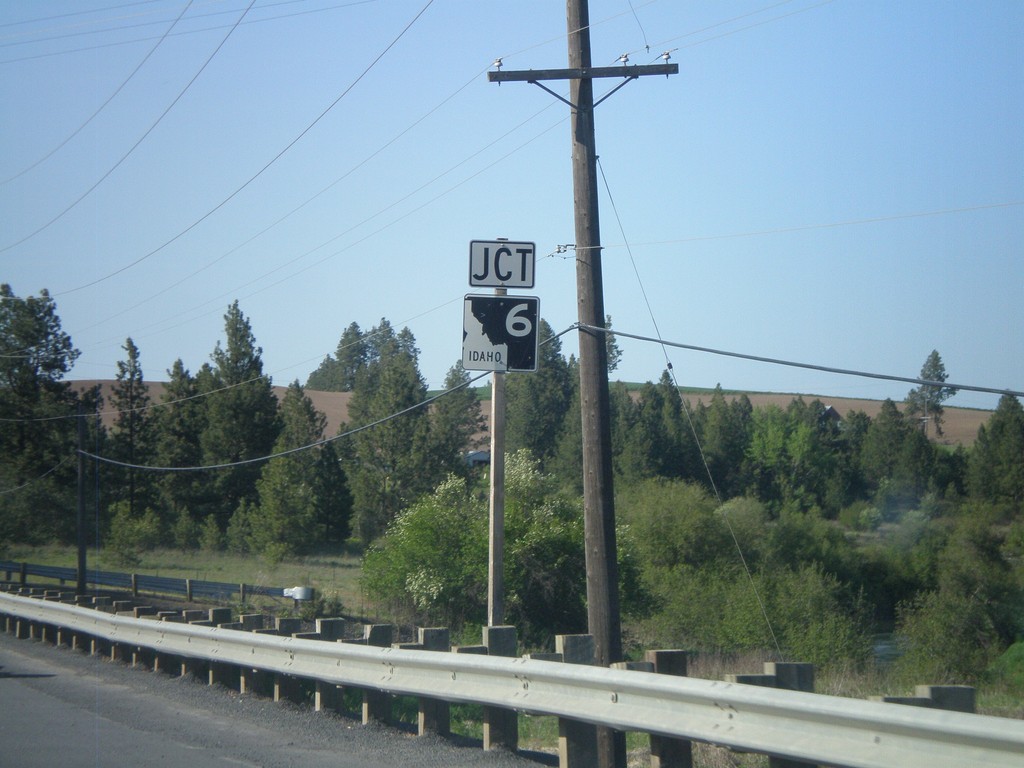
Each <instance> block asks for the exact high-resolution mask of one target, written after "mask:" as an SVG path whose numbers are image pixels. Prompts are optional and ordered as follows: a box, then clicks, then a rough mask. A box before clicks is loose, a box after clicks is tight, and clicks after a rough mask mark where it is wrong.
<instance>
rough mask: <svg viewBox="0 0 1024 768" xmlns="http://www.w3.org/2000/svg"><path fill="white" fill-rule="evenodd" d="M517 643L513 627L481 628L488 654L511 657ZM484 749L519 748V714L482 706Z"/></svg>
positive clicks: (509, 710) (512, 710) (513, 654)
mask: <svg viewBox="0 0 1024 768" xmlns="http://www.w3.org/2000/svg"><path fill="white" fill-rule="evenodd" d="M518 643H519V640H518V638H517V636H516V628H515V627H510V626H502V627H484V628H483V644H484V646H486V648H487V655H488V656H503V657H508V658H513V657H515V656H517V655H518V653H519V650H518ZM484 749H485V750H491V749H507V750H508V751H510V752H516V751H517V750H518V749H519V714H518V713H517V712H516V711H515V710H514V709H503V708H501V707H484Z"/></svg>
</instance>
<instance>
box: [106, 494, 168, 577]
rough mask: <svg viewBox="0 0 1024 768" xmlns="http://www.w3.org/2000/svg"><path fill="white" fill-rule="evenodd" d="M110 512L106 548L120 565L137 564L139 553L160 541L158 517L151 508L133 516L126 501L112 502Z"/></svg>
mask: <svg viewBox="0 0 1024 768" xmlns="http://www.w3.org/2000/svg"><path fill="white" fill-rule="evenodd" d="M111 512H112V513H113V514H112V518H111V521H110V533H109V534H108V535H107V548H108V549H109V550H110V551H111V552H112V553H113V555H114V558H115V560H116V561H117V562H119V563H120V564H121V565H125V566H132V565H138V564H139V562H140V557H139V555H141V554H142V553H143V552H148V551H149V550H151V549H154V548H155V547H157V546H159V545H160V543H161V531H160V518H159V517H157V514H156V512H154V511H153V510H151V509H147V510H146V511H145V512H143V513H142V514H141V515H134V516H133V515H132V513H131V510H130V507H129V504H128V502H127V501H119V502H116V503H114V504H112V505H111Z"/></svg>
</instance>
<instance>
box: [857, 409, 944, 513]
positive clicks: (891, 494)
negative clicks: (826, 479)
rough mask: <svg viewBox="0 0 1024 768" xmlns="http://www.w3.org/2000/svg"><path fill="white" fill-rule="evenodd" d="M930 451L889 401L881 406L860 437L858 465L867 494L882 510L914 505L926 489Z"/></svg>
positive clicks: (929, 447) (924, 438) (924, 440)
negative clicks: (868, 493)
mask: <svg viewBox="0 0 1024 768" xmlns="http://www.w3.org/2000/svg"><path fill="white" fill-rule="evenodd" d="M933 455H934V454H933V451H932V448H931V445H930V444H929V443H928V440H927V438H926V437H925V436H924V433H923V432H921V430H919V429H916V428H915V427H914V425H913V424H912V423H911V422H910V420H909V419H908V418H907V417H906V416H904V415H903V414H902V413H900V411H899V409H897V408H896V404H895V403H894V402H893V401H892V400H886V401H884V402H883V403H882V408H881V410H880V411H879V413H878V415H877V416H876V417H875V418H874V419H872V421H871V426H870V427H868V430H867V432H866V433H865V435H864V442H863V445H862V447H861V454H860V463H861V470H862V471H863V473H864V478H865V480H866V481H867V485H868V491H869V492H872V493H874V494H875V497H876V499H878V500H879V501H880V502H881V503H882V505H883V506H884V507H889V508H898V507H903V506H906V505H910V504H914V503H916V502H917V500H918V499H920V497H921V495H922V494H923V493H924V491H925V490H926V489H927V485H928V478H929V476H930V473H931V464H932V459H933Z"/></svg>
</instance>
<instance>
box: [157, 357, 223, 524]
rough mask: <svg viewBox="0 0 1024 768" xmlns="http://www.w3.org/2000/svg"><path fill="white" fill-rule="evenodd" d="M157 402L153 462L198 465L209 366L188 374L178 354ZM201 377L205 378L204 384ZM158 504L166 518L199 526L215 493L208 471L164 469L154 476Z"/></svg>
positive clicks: (201, 460) (201, 458) (201, 450)
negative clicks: (159, 501) (156, 485)
mask: <svg viewBox="0 0 1024 768" xmlns="http://www.w3.org/2000/svg"><path fill="white" fill-rule="evenodd" d="M167 377H168V381H167V383H166V384H165V385H164V394H163V398H162V400H161V403H162V404H161V406H160V407H159V408H156V409H154V412H153V431H154V433H155V440H154V442H155V445H154V463H155V464H156V465H157V466H161V467H199V466H202V464H203V448H202V443H201V441H202V435H203V432H204V431H205V429H206V405H207V401H206V398H205V397H203V396H202V395H203V393H204V391H205V392H208V391H210V389H212V384H211V382H212V379H213V371H212V369H211V368H210V366H209V365H204V366H203V369H202V370H201V372H200V374H199V375H198V376H196V377H193V376H192V375H191V374H190V373H189V371H188V369H187V368H185V364H184V363H183V362H182V361H181V358H179V359H178V360H176V361H175V362H174V365H173V366H171V368H170V370H168V371H167ZM202 382H206V384H205V387H204V385H203V383H202ZM158 485H159V490H160V498H161V506H162V507H163V509H164V511H165V513H166V514H167V516H168V517H171V518H174V519H177V520H180V521H182V523H183V527H184V528H186V529H187V528H188V525H187V524H188V522H189V521H191V522H192V523H195V524H196V525H200V524H201V523H202V522H203V521H204V520H205V518H206V516H207V514H209V513H210V512H211V509H212V506H213V502H214V499H215V495H214V493H213V489H212V485H213V474H212V473H209V472H165V473H161V474H160V475H159V478H158Z"/></svg>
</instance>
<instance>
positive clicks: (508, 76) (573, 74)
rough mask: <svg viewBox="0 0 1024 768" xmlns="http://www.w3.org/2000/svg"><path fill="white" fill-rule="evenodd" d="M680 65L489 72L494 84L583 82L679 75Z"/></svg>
mask: <svg viewBox="0 0 1024 768" xmlns="http://www.w3.org/2000/svg"><path fill="white" fill-rule="evenodd" d="M678 74H679V65H678V64H650V65H647V66H632V67H628V66H621V67H575V68H572V69H521V70H511V71H508V72H502V71H501V70H498V71H497V72H488V73H487V79H488V80H489V81H490V82H492V83H511V82H519V83H523V82H525V83H535V82H537V81H539V80H583V79H591V80H592V79H595V78H599V77H625V78H629V79H634V78H637V77H640V76H642V75H665V76H668V75H678Z"/></svg>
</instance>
